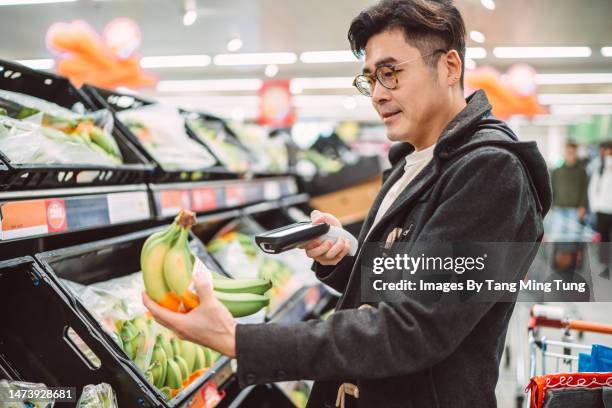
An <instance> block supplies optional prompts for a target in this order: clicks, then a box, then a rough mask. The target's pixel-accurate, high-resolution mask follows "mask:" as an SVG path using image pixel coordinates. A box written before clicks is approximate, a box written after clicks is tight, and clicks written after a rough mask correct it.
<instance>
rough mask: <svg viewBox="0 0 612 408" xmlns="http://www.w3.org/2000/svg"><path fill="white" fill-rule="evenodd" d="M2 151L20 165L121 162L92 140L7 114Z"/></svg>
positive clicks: (1, 124) (2, 119)
mask: <svg viewBox="0 0 612 408" xmlns="http://www.w3.org/2000/svg"><path fill="white" fill-rule="evenodd" d="M35 116H38V117H40V114H37V115H35ZM0 151H1V152H2V153H3V154H4V155H5V156H7V157H8V158H9V160H10V161H11V162H12V163H16V164H34V163H41V164H87V165H101V166H116V165H117V164H120V163H121V162H120V160H119V159H117V158H116V157H115V156H112V155H110V154H108V153H107V152H106V151H104V150H103V149H102V148H100V147H99V146H98V145H96V144H94V143H92V142H91V141H88V140H85V139H83V138H81V137H75V136H70V135H67V134H65V133H63V132H61V131H59V130H56V129H54V128H50V127H45V126H40V125H38V124H34V123H30V122H24V121H20V120H16V119H12V118H9V117H7V116H0Z"/></svg>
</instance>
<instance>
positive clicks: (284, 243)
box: [255, 222, 357, 256]
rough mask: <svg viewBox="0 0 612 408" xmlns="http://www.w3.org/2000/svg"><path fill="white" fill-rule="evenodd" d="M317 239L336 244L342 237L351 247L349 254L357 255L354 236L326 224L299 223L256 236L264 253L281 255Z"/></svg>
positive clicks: (256, 240) (256, 241)
mask: <svg viewBox="0 0 612 408" xmlns="http://www.w3.org/2000/svg"><path fill="white" fill-rule="evenodd" d="M317 237H320V238H321V239H322V240H323V241H326V240H327V241H331V242H332V243H335V242H336V240H337V239H338V238H340V237H342V238H346V239H348V240H349V242H350V245H351V248H350V250H349V254H350V255H351V256H354V255H355V254H356V253H357V240H356V239H355V237H354V236H352V235H351V234H350V233H349V232H347V231H345V230H343V229H342V228H337V227H333V226H331V225H329V224H325V223H323V224H313V223H311V222H298V223H295V224H290V225H287V226H284V227H281V228H277V229H273V230H270V231H267V232H264V233H263V234H259V235H257V236H255V243H256V244H257V245H258V246H259V248H261V250H262V251H264V252H267V253H269V254H279V253H281V252H285V251H288V250H290V249H293V248H297V247H298V246H300V245H302V244H305V243H307V242H308V241H311V240H313V239H315V238H317Z"/></svg>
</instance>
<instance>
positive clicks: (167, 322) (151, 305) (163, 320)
mask: <svg viewBox="0 0 612 408" xmlns="http://www.w3.org/2000/svg"><path fill="white" fill-rule="evenodd" d="M142 303H144V305H145V307H146V308H147V309H149V311H150V312H151V314H152V315H153V317H154V318H155V320H157V321H158V322H159V323H160V324H162V325H163V326H166V327H168V328H170V329H172V328H175V327H176V326H177V323H178V322H179V321H180V319H181V318H182V314H180V313H174V312H173V311H171V310H168V309H166V308H165V307H162V306H160V305H158V304H157V303H155V301H153V299H151V298H150V297H149V296H148V295H147V294H146V293H144V292H143V294H142Z"/></svg>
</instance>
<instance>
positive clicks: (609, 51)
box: [601, 47, 612, 57]
mask: <svg viewBox="0 0 612 408" xmlns="http://www.w3.org/2000/svg"><path fill="white" fill-rule="evenodd" d="M601 55H603V56H604V57H612V47H602V48H601Z"/></svg>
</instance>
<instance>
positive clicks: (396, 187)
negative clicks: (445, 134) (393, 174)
mask: <svg viewBox="0 0 612 408" xmlns="http://www.w3.org/2000/svg"><path fill="white" fill-rule="evenodd" d="M435 147H436V145H435V144H433V145H431V146H429V147H428V148H426V149H423V150H419V151H418V152H413V153H411V154H409V155H408V156H406V164H404V174H402V176H401V177H400V178H399V179H397V181H396V182H395V184H393V186H392V187H391V188H390V189H389V191H387V194H386V195H385V198H383V200H382V202H381V203H380V207H378V212H377V213H376V217H375V218H374V222H373V223H372V227H370V231H372V228H374V226H375V225H376V224H378V221H380V219H381V218H382V217H383V215H385V213H386V212H387V210H389V207H391V205H393V203H394V202H395V200H397V197H398V196H399V195H400V193H401V192H402V191H404V190H405V189H406V187H407V186H408V184H410V182H411V181H412V180H413V179H414V178H415V177H416V176H417V174H419V173H420V172H421V170H423V168H425V166H427V164H428V163H429V162H430V161H431V159H432V158H433V152H434V149H435Z"/></svg>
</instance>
